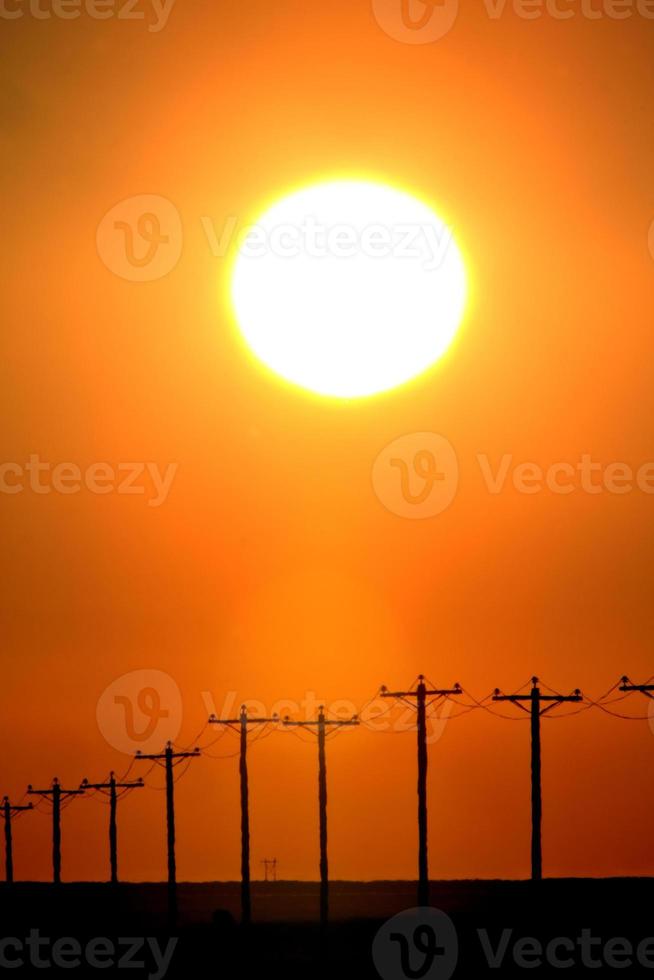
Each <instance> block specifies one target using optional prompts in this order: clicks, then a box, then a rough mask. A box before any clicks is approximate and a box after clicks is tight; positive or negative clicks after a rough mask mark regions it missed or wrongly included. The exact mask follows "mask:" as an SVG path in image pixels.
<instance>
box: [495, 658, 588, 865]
mask: <svg viewBox="0 0 654 980" xmlns="http://www.w3.org/2000/svg"><path fill="white" fill-rule="evenodd" d="M531 682H532V685H533V686H532V689H531V691H530V692H529V694H502V693H501V691H500V690H499V688H496V690H495V693H494V695H493V701H510V702H511V703H512V704H515V705H516V706H517V707H519V708H522V710H523V711H528V713H529V715H530V716H531V877H532V881H540V880H541V879H542V877H543V845H542V821H543V798H542V788H541V751H540V719H541V717H542V716H543V715H544V714H546V713H547V712H548V711H551V710H552V708H556V707H558V705H560V704H564V703H565V702H578V701H583V697H582V695H581V691H580V690H579V689H577V690H576V691H575V692H574V693H573V694H568V695H563V694H543V693H542V692H541V690H540V688H539V687H538V678H537V677H532V679H531ZM524 701H528V702H529V703H530V706H529V708H525V707H524V705H523V704H522V702H524ZM543 703H547V707H545V708H543V707H541V705H542V704H543Z"/></svg>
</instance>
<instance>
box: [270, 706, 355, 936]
mask: <svg viewBox="0 0 654 980" xmlns="http://www.w3.org/2000/svg"><path fill="white" fill-rule="evenodd" d="M284 724H285V725H289V726H294V727H296V728H307V729H309V730H310V731H312V730H313V729H315V734H317V736H318V809H319V830H320V929H321V933H322V936H323V939H324V936H325V932H326V929H327V922H328V921H329V866H328V863H327V755H326V750H325V740H326V735H327V728H328V727H331V728H344V727H346V726H348V725H358V724H359V719H358V717H357V716H356V715H354V717H353V718H350V719H348V720H347V721H332V720H331V719H329V718H326V717H325V709H324V707H323V705H320V708H319V711H318V720H317V721H291V719H290V718H289V717H286V718H285V719H284Z"/></svg>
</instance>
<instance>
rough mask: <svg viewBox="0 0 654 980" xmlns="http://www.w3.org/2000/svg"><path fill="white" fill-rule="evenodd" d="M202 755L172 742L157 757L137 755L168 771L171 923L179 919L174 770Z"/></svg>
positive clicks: (169, 906) (167, 820)
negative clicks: (187, 750) (183, 750)
mask: <svg viewBox="0 0 654 980" xmlns="http://www.w3.org/2000/svg"><path fill="white" fill-rule="evenodd" d="M199 755H200V750H199V749H193V751H192V752H175V750H174V748H173V745H172V742H168V743H167V745H166V748H165V749H164V751H163V752H160V753H158V754H155V755H145V754H143V753H142V752H137V753H136V758H137V760H139V761H143V760H145V759H151V760H153V761H154V762H157V763H160V764H161V763H163V765H164V768H165V770H166V829H167V845H168V914H169V918H170V920H171V923H174V922H175V921H176V919H177V868H176V864H175V788H174V787H175V781H174V779H173V769H174V768H175V766H176V765H178V763H177V762H176V761H175V760H177V759H179V760H182V759H196V758H198V756H199Z"/></svg>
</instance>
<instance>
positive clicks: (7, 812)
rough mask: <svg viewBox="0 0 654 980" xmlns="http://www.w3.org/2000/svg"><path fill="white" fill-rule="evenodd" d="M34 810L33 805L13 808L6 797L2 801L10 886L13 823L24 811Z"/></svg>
mask: <svg viewBox="0 0 654 980" xmlns="http://www.w3.org/2000/svg"><path fill="white" fill-rule="evenodd" d="M33 809H34V804H33V803H28V804H27V806H15V805H14V806H12V805H11V803H10V802H9V797H8V796H5V797H4V799H3V801H2V815H3V817H4V819H5V880H6V882H7V884H8V885H11V884H13V881H14V845H13V839H12V834H11V821H12V819H13V817H14V816H15V814H17V813H20V812H21V811H23V810H33Z"/></svg>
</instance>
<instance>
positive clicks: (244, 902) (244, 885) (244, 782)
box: [209, 705, 279, 926]
mask: <svg viewBox="0 0 654 980" xmlns="http://www.w3.org/2000/svg"><path fill="white" fill-rule="evenodd" d="M278 721H279V716H278V715H273V716H272V718H248V713H247V708H246V707H245V705H242V706H241V713H240V715H239V717H238V718H228V719H223V718H217V717H216V716H215V715H211V717H210V718H209V724H211V725H229V726H230V727H233V726H234V725H238V726H239V730H240V736H241V752H240V761H239V772H240V776H241V919H242V922H243V925H245V926H248V925H249V924H250V922H251V921H252V899H251V895H250V805H249V787H248V761H247V752H248V725H268V724H275V723H276V722H278Z"/></svg>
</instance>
